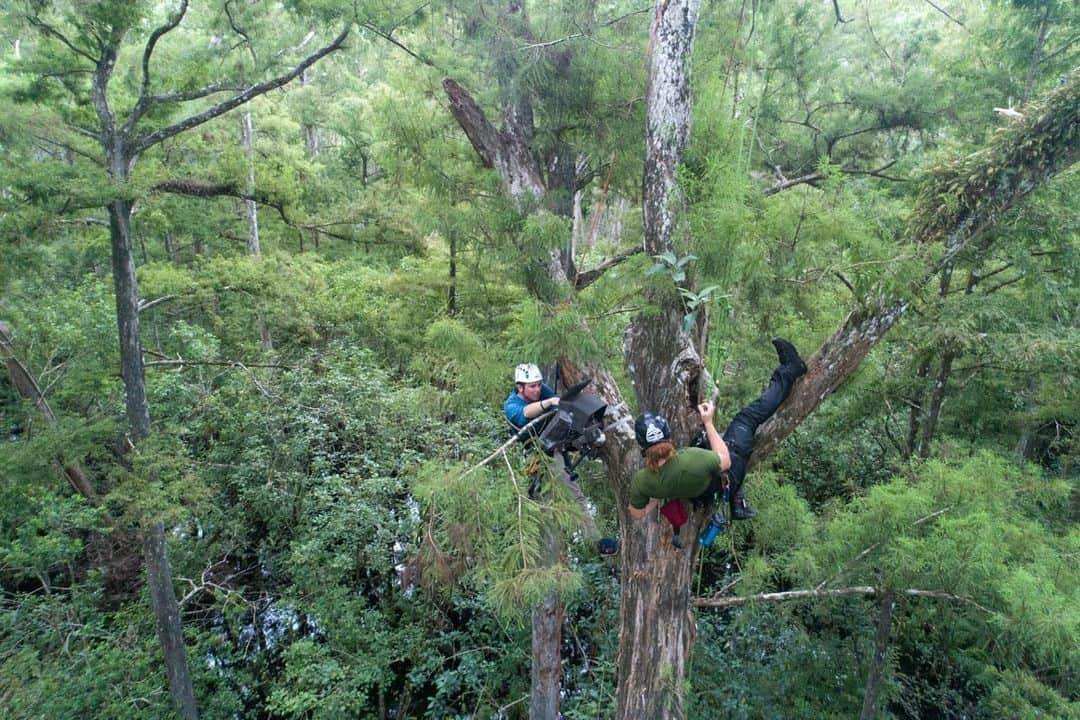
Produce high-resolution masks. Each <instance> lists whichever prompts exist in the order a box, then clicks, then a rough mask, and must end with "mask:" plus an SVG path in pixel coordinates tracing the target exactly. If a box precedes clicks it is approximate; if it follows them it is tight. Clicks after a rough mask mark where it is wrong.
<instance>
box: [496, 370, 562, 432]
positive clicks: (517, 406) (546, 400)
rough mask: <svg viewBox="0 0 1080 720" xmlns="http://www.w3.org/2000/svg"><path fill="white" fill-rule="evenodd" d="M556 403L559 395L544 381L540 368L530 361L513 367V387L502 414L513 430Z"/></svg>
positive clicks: (526, 423)
mask: <svg viewBox="0 0 1080 720" xmlns="http://www.w3.org/2000/svg"><path fill="white" fill-rule="evenodd" d="M558 405H559V397H558V396H557V395H556V394H555V391H554V390H552V389H551V388H549V387H548V386H547V384H546V383H545V382H544V376H543V375H542V374H541V373H540V368H538V367H537V366H536V365H534V364H532V363H521V364H520V365H518V366H517V367H516V368H514V389H513V390H511V391H510V395H509V396H508V397H507V398H506V401H505V402H504V403H503V415H505V416H506V419H507V421H509V423H510V424H511V425H513V426H514V429H515V430H520V429H521V428H523V427H525V426H526V425H528V424H529V422H530V421H532V420H534V419H535V418H537V417H539V416H540V415H542V414H544V413H545V412H547V411H548V410H550V409H552V408H554V407H557V406H558Z"/></svg>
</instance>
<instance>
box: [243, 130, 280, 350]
mask: <svg viewBox="0 0 1080 720" xmlns="http://www.w3.org/2000/svg"><path fill="white" fill-rule="evenodd" d="M240 129H241V140H242V142H243V145H244V153H245V154H246V155H247V163H248V176H247V194H248V195H249V196H252V195H254V194H255V143H254V135H255V133H254V128H253V127H252V123H251V111H250V110H245V111H244V112H243V113H242V114H241V115H240ZM244 208H245V210H246V211H247V226H248V253H249V254H250V255H251V256H252V257H254V258H255V259H256V260H261V259H262V246H261V245H260V243H259V206H258V205H257V204H256V202H255V201H254V200H251V199H246V200H244ZM256 316H257V320H256V322H257V324H258V326H259V344H260V345H261V346H262V349H263V352H270V351H271V350H273V349H274V342H273V340H272V339H271V338H270V328H269V327H268V326H267V324H266V316H265V315H264V314H263V311H262V310H259V311H258V312H257V313H256Z"/></svg>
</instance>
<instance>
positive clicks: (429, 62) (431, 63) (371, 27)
mask: <svg viewBox="0 0 1080 720" xmlns="http://www.w3.org/2000/svg"><path fill="white" fill-rule="evenodd" d="M361 27H362V28H364V29H365V30H370V31H371V32H373V33H375V34H376V35H378V36H379V37H381V38H382V39H383V40H385V41H387V42H388V43H390V44H391V45H393V46H394V47H396V48H398V49H399V50H401V51H403V52H404V53H405V54H406V55H408V56H409V57H411V58H413V59H414V60H419V61H420V62H422V63H424V64H425V65H427V66H428V67H430V68H435V69H436V70H442V69H443V68H441V67H439V66H438V65H436V64H435V61H433V60H431V59H430V58H427V57H424V56H423V55H421V54H419V53H416V52H413V51H412V50H410V49H409V48H408V47H407V46H406V45H404V44H403V43H401V42H399V41H398V40H395V39H394V37H393V36H392V35H391V34H390V33H388V32H383V31H382V30H380V29H379V28H377V27H375V26H374V25H372V24H371V23H364V24H363V25H361Z"/></svg>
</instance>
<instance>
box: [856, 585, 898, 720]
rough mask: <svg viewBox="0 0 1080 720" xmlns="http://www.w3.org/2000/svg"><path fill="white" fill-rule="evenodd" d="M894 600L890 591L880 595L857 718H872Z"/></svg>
mask: <svg viewBox="0 0 1080 720" xmlns="http://www.w3.org/2000/svg"><path fill="white" fill-rule="evenodd" d="M895 609H896V600H895V599H894V598H893V595H892V593H885V594H883V595H882V596H881V612H880V613H879V614H878V622H877V632H876V633H875V634H874V657H873V658H872V659H871V661H870V672H869V673H867V676H866V692H865V693H863V706H862V712H861V713H859V720H873V718H874V714H875V709H876V707H877V701H878V696H879V695H880V694H881V680H882V678H883V677H884V675H885V661H886V659H887V658H888V654H889V633H890V632H891V630H892V617H893V610H895Z"/></svg>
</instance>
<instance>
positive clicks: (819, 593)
mask: <svg viewBox="0 0 1080 720" xmlns="http://www.w3.org/2000/svg"><path fill="white" fill-rule="evenodd" d="M882 592H883V591H882V589H881V588H876V587H874V586H872V585H856V586H854V587H846V588H834V589H832V590H788V591H786V592H775V593H758V594H757V595H747V596H743V597H698V598H694V599H693V600H691V601H690V602H691V603H692V604H693V605H694V606H695V607H711V608H726V607H737V606H739V605H746V604H748V603H754V602H786V601H788V600H809V599H812V598H824V597H847V596H851V595H867V596H873V595H879V594H881V593H882ZM902 594H904V595H908V596H910V597H926V598H934V599H937V600H959V601H960V602H966V603H971V604H972V605H974V606H975V607H977V608H979V609H981V610H984V611H986V612H988V613H989V612H991V611H990V610H987V609H986V608H984V607H982V606H981V605H979V604H978V603H976V602H975V601H974V600H972V599H971V598H967V597H964V596H962V595H956V594H955V593H951V592H946V591H944V590H917V589H914V588H911V589H908V590H903V591H902Z"/></svg>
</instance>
